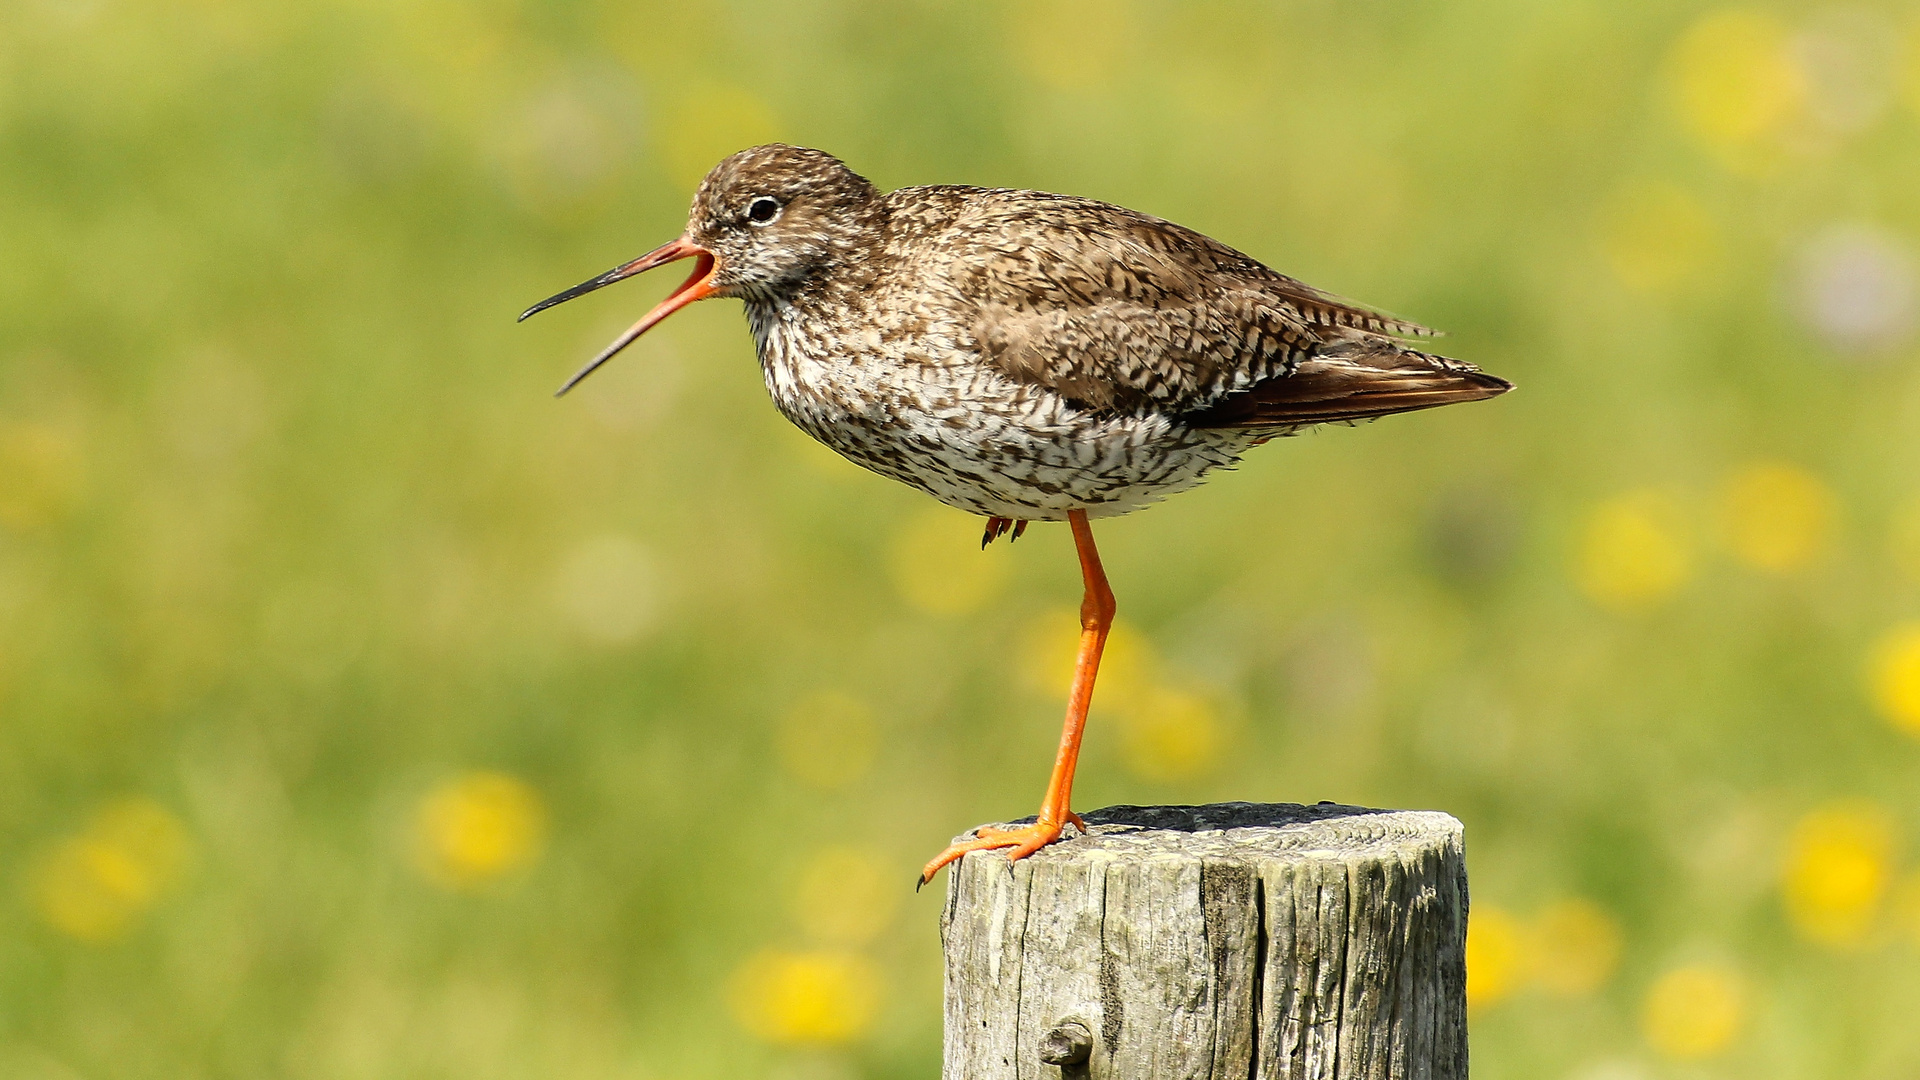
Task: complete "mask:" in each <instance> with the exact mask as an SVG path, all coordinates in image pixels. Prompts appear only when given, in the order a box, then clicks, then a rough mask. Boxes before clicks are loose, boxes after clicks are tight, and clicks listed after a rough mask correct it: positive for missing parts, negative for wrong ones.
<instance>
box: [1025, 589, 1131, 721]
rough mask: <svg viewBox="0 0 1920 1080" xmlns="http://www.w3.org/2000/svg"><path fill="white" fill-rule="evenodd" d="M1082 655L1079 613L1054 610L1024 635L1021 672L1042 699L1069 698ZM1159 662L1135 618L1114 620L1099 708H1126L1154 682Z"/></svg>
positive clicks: (1104, 658) (1096, 704) (1096, 693)
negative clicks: (1080, 654)
mask: <svg viewBox="0 0 1920 1080" xmlns="http://www.w3.org/2000/svg"><path fill="white" fill-rule="evenodd" d="M1079 653H1080V616H1079V614H1078V613H1077V612H1074V611H1072V610H1070V609H1067V608H1055V609H1053V610H1050V611H1047V612H1044V613H1042V614H1041V615H1039V616H1038V617H1036V618H1035V619H1034V620H1033V622H1032V623H1030V624H1029V625H1028V628H1027V632H1026V633H1025V634H1023V635H1021V638H1020V655H1019V662H1020V670H1021V673H1022V674H1023V675H1024V676H1025V679H1024V681H1025V682H1026V684H1027V689H1029V690H1031V691H1032V692H1033V693H1035V694H1038V695H1041V696H1043V697H1065V696H1066V695H1067V692H1068V691H1069V690H1071V689H1073V666H1074V663H1075V660H1076V659H1077V658H1078V656H1079ZM1159 668H1160V660H1159V656H1158V655H1157V654H1156V653H1155V652H1154V649H1153V643H1152V642H1150V641H1148V640H1147V639H1146V638H1145V637H1144V636H1143V635H1142V634H1141V633H1140V632H1139V631H1138V630H1136V629H1135V628H1134V625H1133V624H1132V623H1131V622H1128V621H1127V620H1125V619H1115V620H1114V621H1113V626H1112V628H1111V629H1109V630H1108V631H1107V644H1106V647H1105V648H1103V649H1102V650H1101V652H1100V681H1099V684H1098V686H1097V688H1096V689H1095V691H1094V695H1093V697H1094V702H1093V707H1094V708H1095V709H1102V710H1104V709H1121V708H1125V707H1127V704H1128V703H1130V702H1131V701H1132V700H1133V699H1134V698H1136V697H1138V696H1139V695H1140V694H1142V693H1144V692H1146V691H1147V690H1148V689H1149V688H1151V687H1152V686H1153V685H1154V680H1155V678H1156V677H1157V676H1158V674H1159Z"/></svg>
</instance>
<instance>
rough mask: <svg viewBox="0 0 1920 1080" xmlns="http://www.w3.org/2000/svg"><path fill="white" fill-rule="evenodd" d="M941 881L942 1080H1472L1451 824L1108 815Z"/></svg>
mask: <svg viewBox="0 0 1920 1080" xmlns="http://www.w3.org/2000/svg"><path fill="white" fill-rule="evenodd" d="M1085 817H1086V820H1087V824H1088V826H1089V828H1090V829H1091V830H1092V832H1091V835H1088V836H1081V837H1076V838H1074V839H1071V840H1068V841H1064V842H1062V843H1057V844H1053V845H1051V846H1049V847H1047V848H1045V849H1044V850H1042V851H1041V852H1039V853H1038V854H1036V855H1034V856H1032V857H1030V858H1027V859H1023V860H1021V861H1019V862H1017V863H1009V862H1008V861H1007V859H1006V858H1005V857H1004V856H1003V855H1000V854H999V853H997V852H975V853H973V854H970V855H968V856H967V857H966V858H965V859H964V860H962V861H961V862H959V863H957V864H955V865H954V867H953V868H952V872H951V873H950V874H949V876H948V882H947V903H946V908H945V911H944V913H943V916H942V918H941V937H942V941H943V942H944V945H945V949H946V960H947V976H946V1047H945V1050H946V1065H945V1069H944V1075H945V1077H946V1080H1074V1078H1079V1077H1085V1078H1089V1080H1105V1078H1112V1080H1176V1078H1179V1080H1185V1078H1195V1080H1200V1078H1206V1080H1229V1078H1230V1080H1281V1078H1286V1080H1361V1078H1365V1080H1388V1078H1392V1080H1402V1078H1406V1080H1465V1077H1466V1075H1467V1025H1466V930H1467V873H1466V858H1465V854H1464V851H1463V848H1462V830H1461V826H1460V823H1459V822H1458V821H1456V820H1454V819H1453V818H1451V817H1449V816H1447V815H1446V814H1439V813H1429V812H1418V811H1382V810H1367V809H1362V808H1359V807H1352V806H1336V805H1333V804H1330V803H1321V804H1320V805H1318V806H1296V805H1291V804H1280V805H1262V804H1254V803H1221V804H1216V805H1212V806H1162V807H1135V806H1115V807H1109V808H1107V809H1105V810H1097V811H1094V812H1093V813H1090V814H1087V815H1085Z"/></svg>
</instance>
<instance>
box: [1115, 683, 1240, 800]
mask: <svg viewBox="0 0 1920 1080" xmlns="http://www.w3.org/2000/svg"><path fill="white" fill-rule="evenodd" d="M1096 696H1097V694H1096ZM1123 701H1124V705H1123V706H1122V709H1121V712H1120V748H1121V753H1122V754H1123V755H1124V756H1125V759H1126V762H1127V767H1128V768H1129V769H1131V770H1132V771H1133V772H1134V774H1135V775H1137V776H1140V777H1141V778H1143V779H1147V780H1158V781H1170V780H1189V779H1192V778H1194V777H1197V776H1203V775H1205V774H1206V773H1207V772H1208V771H1209V770H1211V769H1212V768H1213V767H1214V766H1215V765H1216V764H1218V763H1219V760H1220V751H1221V748H1222V745H1223V743H1224V742H1225V730H1224V725H1223V724H1222V722H1221V717H1220V708H1219V706H1218V704H1217V703H1216V702H1214V701H1213V700H1212V699H1210V698H1209V697H1207V696H1206V695H1204V694H1200V693H1194V692H1191V691H1186V690H1176V689H1172V688H1169V687H1166V686H1154V687H1151V688H1149V689H1147V690H1146V691H1144V692H1142V693H1138V694H1135V695H1132V696H1131V697H1130V698H1125V699H1123Z"/></svg>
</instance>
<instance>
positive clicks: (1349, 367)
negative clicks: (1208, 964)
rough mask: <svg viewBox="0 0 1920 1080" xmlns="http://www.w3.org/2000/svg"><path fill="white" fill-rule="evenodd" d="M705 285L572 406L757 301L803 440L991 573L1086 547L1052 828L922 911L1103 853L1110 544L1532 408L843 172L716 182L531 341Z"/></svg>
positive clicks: (1203, 283) (1089, 250)
mask: <svg viewBox="0 0 1920 1080" xmlns="http://www.w3.org/2000/svg"><path fill="white" fill-rule="evenodd" d="M688 259H691V260H692V261H693V269H692V272H691V273H690V274H689V276H688V277H687V278H686V280H685V281H684V282H682V283H681V285H680V286H679V287H678V288H676V289H674V290H673V291H672V292H671V293H669V294H668V295H667V297H666V299H664V300H662V301H660V303H659V304H657V305H656V306H655V307H653V309H652V310H650V311H648V312H647V313H646V315H644V316H643V317H642V318H641V319H640V320H639V321H638V322H636V323H634V324H633V325H632V326H631V327H629V328H628V329H627V330H626V332H625V333H622V334H621V335H620V336H619V337H617V338H616V339H614V341H613V342H612V344H610V345H608V346H607V347H606V348H605V349H603V350H601V352H600V353H599V355H597V356H595V357H594V358H593V359H592V360H591V361H589V362H588V363H587V364H586V366H584V367H582V368H581V369H580V370H579V371H578V372H577V373H576V374H574V376H573V377H572V378H570V379H568V380H567V381H566V383H565V384H564V385H563V386H561V388H560V389H559V391H558V392H557V394H556V396H558V395H561V394H565V393H566V392H567V391H569V390H571V389H572V388H573V387H574V386H576V385H578V384H579V382H580V381H581V380H582V379H585V378H586V377H587V376H588V375H590V374H592V373H593V371H594V370H595V369H597V368H599V367H600V365H602V364H604V363H606V362H607V361H608V360H609V359H611V358H612V357H613V356H614V355H615V354H617V353H619V352H620V351H621V350H622V349H624V348H626V347H627V346H628V345H630V344H632V343H633V342H634V341H635V340H636V339H638V338H639V337H640V336H641V335H643V334H645V333H646V332H647V331H648V330H650V329H652V328H653V327H654V326H656V325H658V324H659V323H660V321H661V320H663V319H665V318H667V317H668V316H669V315H672V314H673V313H674V312H676V311H679V310H680V309H681V308H684V307H686V306H687V305H689V304H692V303H695V302H696V301H700V300H706V299H710V298H737V299H739V300H742V301H744V302H745V308H746V316H747V324H748V327H749V329H750V330H751V332H752V335H753V341H754V347H755V351H756V353H757V354H758V358H759V363H760V370H761V374H762V376H763V377H764V379H765V382H766V387H767V391H768V393H769V395H770V396H771V397H772V399H773V404H774V406H775V407H776V408H777V409H778V410H779V411H780V412H781V413H782V414H783V415H785V416H786V418H787V419H788V420H790V421H792V422H793V423H794V424H795V425H796V426H798V427H799V428H800V429H801V430H802V431H804V432H806V433H807V434H808V435H810V436H812V437H813V438H814V439H816V440H818V441H819V442H821V443H823V444H825V445H826V446H827V447H829V448H831V449H832V450H834V451H837V452H838V453H839V454H841V455H842V456H844V457H846V458H847V459H849V460H851V461H853V462H854V463H855V464H858V465H861V466H863V467H865V468H867V469H869V470H871V471H873V472H875V473H878V474H880V475H882V476H885V477H890V478H892V479H894V480H898V481H900V482H902V483H905V484H907V485H908V486H910V487H913V488H917V489H918V490H920V491H922V492H925V493H926V494H928V495H931V496H932V497H933V498H935V499H937V500H939V501H940V502H942V503H945V504H946V505H948V506H952V507H957V508H959V509H961V510H964V511H967V512H969V513H972V514H977V515H979V516H981V517H984V518H985V519H986V524H985V528H984V530H983V535H982V540H981V545H982V547H985V546H986V545H987V544H988V543H990V542H992V541H993V540H994V539H996V538H998V537H1000V536H1003V535H1006V534H1008V533H1009V532H1011V533H1012V535H1013V537H1014V538H1017V537H1018V536H1019V535H1020V533H1021V532H1023V531H1024V530H1025V529H1026V526H1027V523H1028V522H1031V521H1049V522H1058V521H1065V522H1066V523H1067V524H1068V526H1069V528H1070V529H1071V531H1072V534H1073V540H1074V546H1075V550H1076V552H1077V554H1078V557H1079V564H1080V572H1081V579H1082V590H1083V599H1082V602H1081V606H1080V639H1079V646H1078V650H1077V654H1076V658H1075V663H1074V672H1073V680H1072V683H1071V688H1070V690H1069V691H1068V696H1067V711H1066V719H1065V722H1064V724H1063V726H1062V731H1061V736H1060V744H1059V750H1058V752H1057V753H1056V755H1055V759H1054V763H1053V768H1052V771H1051V774H1050V776H1049V779H1048V783H1047V788H1046V793H1045V795H1044V797H1043V798H1042V801H1041V806H1040V811H1039V813H1038V814H1037V815H1036V816H1035V818H1034V819H1033V820H1032V821H1031V822H1029V823H1025V824H1015V825H1013V826H1011V827H1007V828H994V827H985V826H983V827H981V828H979V829H976V830H974V831H973V832H972V833H971V835H968V836H965V837H963V838H962V839H959V840H956V841H955V842H954V843H953V844H952V845H950V846H949V847H947V848H946V849H945V850H944V851H942V852H941V853H940V854H938V855H937V856H935V857H934V858H933V859H932V860H931V861H929V862H928V863H927V864H926V865H925V867H923V868H922V870H921V872H920V875H919V879H918V883H919V884H920V885H924V884H926V882H928V881H929V880H931V879H932V878H933V876H934V875H935V874H936V873H937V872H938V871H939V870H940V868H941V867H943V866H945V865H947V864H948V863H951V862H953V861H954V860H956V859H959V858H961V857H963V856H965V855H966V854H968V853H969V852H973V851H979V850H986V849H999V850H1002V851H1004V853H1005V854H1006V855H1007V856H1008V857H1009V858H1010V859H1021V858H1025V857H1027V856H1029V855H1031V854H1033V853H1034V852H1036V851H1038V850H1040V849H1041V848H1043V847H1045V846H1046V845H1048V844H1050V843H1053V842H1054V841H1055V840H1058V839H1060V838H1061V836H1062V834H1063V833H1064V831H1065V829H1066V827H1067V826H1068V825H1073V826H1074V827H1075V828H1077V829H1078V830H1080V831H1081V832H1082V833H1084V832H1085V831H1086V823H1085V822H1084V821H1083V820H1081V818H1080V817H1079V815H1077V814H1075V813H1074V812H1073V809H1072V798H1073V781H1074V774H1075V769H1076V765H1077V763H1078V760H1079V755H1080V746H1081V741H1082V738H1083V734H1084V731H1085V727H1086V720H1087V709H1088V706H1089V704H1090V702H1091V701H1092V697H1093V689H1094V683H1095V680H1096V678H1097V677H1098V674H1099V668H1100V657H1101V653H1102V651H1103V649H1104V647H1105V644H1106V640H1107V635H1108V633H1109V631H1110V630H1111V628H1112V626H1113V620H1114V614H1115V610H1116V604H1115V600H1114V593H1113V590H1112V588H1111V586H1110V584H1109V582H1108V580H1107V576H1106V573H1105V571H1104V569H1103V568H1102V566H1101V562H1100V553H1099V550H1098V548H1097V547H1096V546H1095V544H1094V538H1093V530H1092V525H1091V523H1092V521H1093V520H1095V519H1100V518H1109V517H1115V516H1118V515H1121V514H1126V513H1130V512H1132V511H1135V510H1139V509H1141V508H1143V507H1146V506H1148V505H1150V504H1153V503H1156V502H1158V501H1160V500H1162V499H1164V498H1166V497H1167V496H1169V495H1172V494H1175V493H1177V492H1180V491H1183V490H1186V489H1188V488H1191V487H1193V486H1194V485H1196V484H1198V483H1200V482H1201V480H1202V479H1203V478H1205V477H1206V476H1207V475H1208V474H1209V473H1211V472H1213V471H1214V470H1217V469H1221V468H1226V467H1229V466H1232V465H1234V464H1235V463H1236V462H1238V461H1239V460H1240V458H1241V456H1242V455H1243V454H1245V453H1246V452H1247V451H1249V450H1251V449H1252V448H1254V447H1256V446H1259V445H1261V444H1263V443H1266V442H1269V441H1271V440H1273V439H1276V438H1278V437H1281V436H1285V435H1292V434H1295V433H1298V432H1300V431H1303V430H1306V429H1308V428H1312V427H1315V426H1317V425H1321V424H1330V423H1342V422H1344V423H1353V422H1356V421H1360V420H1372V419H1375V418H1377V417H1382V416H1386V415H1389V414H1392V413H1401V412H1412V411H1414V410H1418V409H1429V408H1434V407H1437V406H1441V405H1450V404H1454V403H1456V402H1467V401H1478V400H1482V399H1485V398H1491V397H1495V396H1497V395H1500V394H1503V393H1506V392H1507V391H1508V390H1510V389H1512V388H1513V384H1512V383H1510V382H1508V381H1507V380H1505V379H1501V378H1498V377H1496V376H1493V375H1490V374H1487V373H1486V372H1483V371H1481V370H1480V369H1479V368H1477V367H1475V366H1474V365H1472V364H1469V363H1466V362H1463V361H1460V360H1454V359H1450V358H1447V357H1444V356H1440V355H1437V354H1435V353H1432V352H1427V351H1423V350H1422V349H1419V348H1416V347H1415V346H1414V343H1416V342H1418V341H1420V339H1424V338H1430V337H1433V336H1435V334H1436V332H1435V331H1433V330H1430V329H1428V328H1427V327H1425V326H1422V325H1420V324H1418V323H1415V322H1411V321H1408V320H1406V319H1401V318H1397V317H1395V316H1392V315H1388V314H1385V313H1384V312H1381V311H1377V310H1374V309H1372V308H1369V307H1365V306H1362V305H1360V304H1357V303H1353V302H1351V301H1348V300H1343V299H1341V298H1339V297H1336V296H1334V295H1332V294H1330V293H1326V292H1323V291H1321V290H1319V289H1316V288H1314V287H1312V286H1310V285H1307V284H1305V283H1303V282H1300V281H1298V280H1295V279H1294V278H1291V277H1288V276H1286V275H1284V274H1281V273H1279V272H1277V271H1274V270H1271V269H1269V268H1268V267H1266V266H1265V265H1263V264H1262V263H1260V262H1259V261H1257V260H1256V259H1254V258H1252V257H1251V256H1248V255H1245V254H1242V253H1241V252H1239V251H1237V250H1235V249H1234V248H1231V247H1229V246H1227V245H1226V244H1224V243H1221V242H1220V241H1217V240H1214V239H1212V238H1211V237H1208V236H1204V235H1202V234H1200V233H1198V232H1195V231H1193V230H1191V229H1187V228H1184V227H1182V226H1180V225H1176V224H1174V223H1173V222H1170V221H1165V220H1162V219H1160V218H1157V217H1152V216H1150V215H1147V214H1143V213H1139V212H1136V211H1133V210H1129V209H1126V208H1125V207H1121V206H1117V205H1114V204H1111V203H1106V202H1100V201H1097V200H1094V199H1088V198H1078V197H1074V196H1069V195H1056V194H1050V193H1047V192H1041V191H1025V190H1017V189H1008V188H985V187H972V186H964V185H930V186H916V187H904V188H900V189H898V190H895V191H892V192H885V193H883V192H881V191H880V190H879V189H878V188H876V187H875V186H874V185H873V184H872V183H870V182H869V181H868V180H867V179H866V178H864V177H862V176H860V175H859V174H857V173H855V172H854V171H853V170H852V169H850V168H848V167H847V165H846V164H845V163H843V162H842V161H841V160H840V159H839V158H836V157H834V156H833V155H831V154H829V153H826V152H825V151H821V150H816V149H810V148H806V147H799V146H791V145H787V144H784V143H769V144H766V145H762V146H754V147H751V148H748V149H745V150H741V151H739V152H738V153H735V154H733V155H731V156H729V157H727V158H726V159H724V160H722V161H721V162H720V163H719V164H717V165H715V166H714V167H713V169H712V171H711V172H709V173H708V174H707V175H706V178H705V179H704V180H702V181H701V183H700V185H699V187H698V189H697V190H696V191H695V193H694V196H693V204H692V207H691V209H690V210H689V213H688V218H687V224H686V228H685V230H684V231H683V232H682V233H681V235H680V236H679V237H677V238H675V239H673V240H671V241H669V242H667V243H666V244H663V245H661V246H660V247H657V248H655V249H653V250H652V251H650V252H648V253H646V254H645V255H642V256H640V257H639V258H637V259H634V260H632V261H630V262H627V263H623V264H621V265H619V266H616V267H614V268H613V269H611V270H608V271H607V272H605V273H603V274H600V275H599V276H597V277H594V278H590V279H588V280H586V281H583V282H581V283H580V284H578V285H575V286H573V287H572V288H569V289H566V290H564V291H562V292H559V293H556V294H555V295H553V296H551V297H548V298H547V299H545V300H542V301H540V302H539V303H537V304H535V305H533V306H532V307H530V308H528V309H527V310H526V311H525V312H524V313H522V314H521V316H520V318H521V319H523V320H524V319H526V318H528V317H529V316H531V315H534V314H536V313H538V312H540V311H544V310H546V309H547V308H550V307H553V306H554V305H556V304H560V303H564V302H566V301H568V300H572V299H574V298H575V297H578V296H582V295H584V294H586V293H589V292H592V291H594V290H596V289H600V288H604V287H605V286H608V285H611V284H613V283H614V282H617V281H621V280H624V279H626V278H629V277H633V276H635V275H637V274H641V273H644V272H646V271H648V270H652V269H654V268H656V267H660V266H664V265H666V264H668V263H672V262H679V261H682V260H688ZM1010 542H1011V541H1010Z"/></svg>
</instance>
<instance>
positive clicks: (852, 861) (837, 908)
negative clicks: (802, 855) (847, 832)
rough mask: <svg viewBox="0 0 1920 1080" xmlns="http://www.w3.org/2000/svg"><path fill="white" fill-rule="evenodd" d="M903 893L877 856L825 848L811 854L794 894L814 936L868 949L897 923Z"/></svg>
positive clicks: (805, 927) (798, 911) (804, 926)
mask: <svg viewBox="0 0 1920 1080" xmlns="http://www.w3.org/2000/svg"><path fill="white" fill-rule="evenodd" d="M900 895H901V890H900V888H899V887H898V886H897V885H896V884H895V883H894V880H893V875H890V874H888V873H887V872H886V866H885V865H884V864H883V863H882V862H881V861H880V859H878V858H876V857H875V856H874V855H873V854H871V853H869V852H865V851H855V850H853V849H850V848H833V847H830V848H820V849H816V850H814V851H813V852H811V853H810V854H809V855H808V858H807V862H806V865H805V866H804V868H803V869H802V870H801V873H800V886H799V888H798V889H796V890H794V914H795V915H797V916H798V917H799V921H800V926H801V929H803V930H805V931H806V932H807V934H808V935H809V936H811V937H814V938H818V939H820V940H822V941H831V942H835V943H838V944H844V945H864V944H866V943H867V942H869V941H872V940H873V939H874V938H876V937H878V936H879V935H880V934H881V933H883V932H884V931H885V930H886V929H887V926H888V925H889V924H891V923H892V922H893V916H894V912H895V910H896V909H897V908H898V907H899V900H900Z"/></svg>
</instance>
